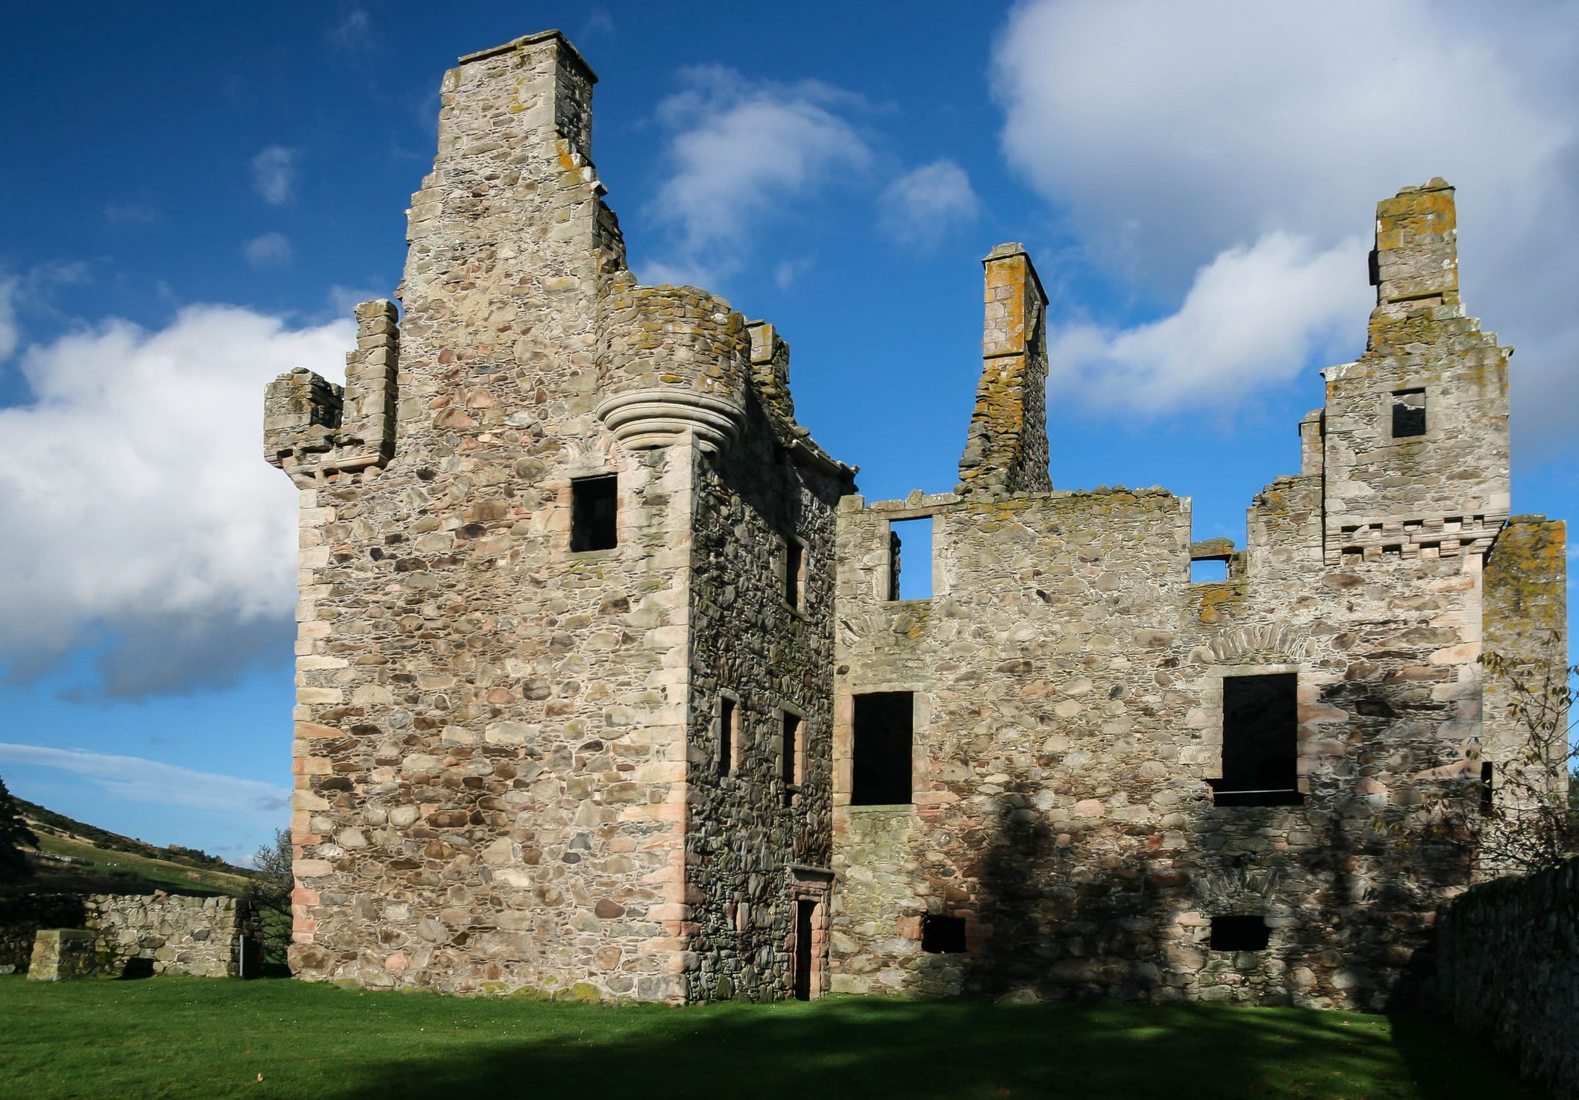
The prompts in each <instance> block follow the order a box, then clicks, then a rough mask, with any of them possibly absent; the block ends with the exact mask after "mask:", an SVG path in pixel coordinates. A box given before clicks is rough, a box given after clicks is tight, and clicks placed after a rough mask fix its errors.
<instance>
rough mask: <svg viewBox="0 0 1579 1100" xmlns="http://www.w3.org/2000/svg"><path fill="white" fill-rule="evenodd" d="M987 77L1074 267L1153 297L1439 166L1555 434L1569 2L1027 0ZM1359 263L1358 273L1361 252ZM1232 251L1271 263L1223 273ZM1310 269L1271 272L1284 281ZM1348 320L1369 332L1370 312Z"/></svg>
mask: <svg viewBox="0 0 1579 1100" xmlns="http://www.w3.org/2000/svg"><path fill="white" fill-rule="evenodd" d="M994 72H995V73H996V75H997V81H998V83H997V87H996V94H997V96H998V98H999V101H1000V102H1001V104H1002V106H1003V109H1004V128H1003V134H1002V140H1003V148H1004V151H1005V154H1006V156H1007V157H1008V159H1009V161H1010V162H1011V164H1013V165H1014V166H1015V167H1016V168H1018V169H1019V170H1020V171H1021V172H1022V173H1023V174H1024V176H1025V177H1026V178H1027V179H1028V180H1029V181H1030V182H1031V184H1032V185H1033V186H1034V187H1035V188H1036V189H1037V190H1038V191H1039V192H1040V193H1041V194H1042V195H1043V196H1044V197H1045V198H1046V199H1047V200H1048V202H1049V204H1050V207H1051V209H1052V210H1053V211H1054V213H1055V216H1056V217H1057V218H1058V219H1059V225H1058V229H1059V230H1060V231H1061V232H1064V233H1067V234H1068V235H1069V236H1070V237H1071V238H1072V239H1073V240H1074V241H1075V242H1076V244H1077V248H1078V252H1079V255H1080V257H1081V258H1082V260H1083V261H1084V262H1086V263H1089V264H1091V265H1093V266H1094V267H1095V268H1096V269H1098V270H1099V271H1101V272H1102V273H1104V274H1105V275H1107V276H1109V277H1113V276H1117V277H1119V278H1121V279H1125V280H1128V281H1129V283H1130V285H1131V286H1133V287H1135V288H1137V290H1138V291H1139V292H1140V293H1141V294H1143V295H1146V296H1149V298H1150V300H1151V301H1152V302H1153V303H1155V304H1162V303H1168V302H1176V301H1178V300H1180V298H1181V297H1182V296H1183V295H1185V294H1186V293H1187V292H1189V291H1190V290H1191V288H1192V287H1194V286H1197V285H1198V284H1199V282H1200V280H1201V279H1202V278H1203V277H1204V276H1205V271H1206V269H1207V268H1209V267H1212V266H1213V265H1215V264H1217V262H1218V260H1219V259H1225V258H1226V257H1227V256H1228V254H1229V253H1230V252H1235V253H1244V254H1247V255H1248V254H1256V253H1264V252H1266V251H1267V250H1268V249H1270V248H1271V247H1272V246H1271V244H1270V242H1271V241H1272V240H1273V237H1272V235H1273V234H1277V233H1285V234H1305V235H1308V236H1309V237H1310V238H1311V241H1312V242H1313V247H1315V248H1316V249H1318V250H1319V251H1323V252H1324V251H1326V250H1328V249H1330V248H1332V247H1335V246H1336V245H1337V243H1338V242H1339V241H1340V240H1342V239H1344V238H1346V237H1348V236H1349V235H1350V234H1352V233H1354V232H1355V230H1356V228H1357V227H1363V226H1366V225H1368V224H1369V223H1370V220H1371V216H1372V211H1373V210H1374V204H1375V202H1376V200H1377V199H1379V198H1382V197H1383V196H1386V195H1390V194H1392V193H1393V192H1394V191H1396V190H1397V189H1398V188H1399V187H1401V186H1404V185H1409V184H1418V183H1423V182H1424V181H1426V180H1427V179H1429V178H1430V177H1432V176H1436V175H1440V176H1443V177H1445V178H1446V179H1448V180H1449V181H1450V182H1451V183H1453V184H1454V185H1456V186H1457V187H1458V189H1459V214H1460V224H1461V226H1462V227H1463V231H1462V234H1461V238H1460V243H1461V249H1462V257H1463V265H1462V273H1463V274H1462V278H1463V287H1464V293H1465V301H1466V303H1467V304H1468V306H1469V307H1470V309H1471V311H1472V312H1474V313H1476V314H1480V315H1484V316H1485V317H1486V318H1487V321H1488V323H1489V324H1491V325H1492V326H1493V327H1495V328H1496V329H1498V330H1499V332H1500V333H1501V334H1502V335H1503V336H1504V337H1506V338H1507V340H1508V341H1509V342H1512V343H1514V344H1516V345H1518V346H1519V348H1520V354H1519V356H1518V357H1517V358H1516V359H1515V365H1514V369H1515V371H1516V372H1517V376H1516V382H1515V391H1514V393H1515V402H1516V404H1515V415H1516V416H1519V417H1520V418H1521V420H1522V423H1521V424H1520V425H1519V428H1518V431H1519V432H1520V433H1521V434H1522V435H1523V436H1525V438H1526V439H1528V438H1531V437H1534V436H1540V435H1542V434H1544V435H1546V436H1547V437H1548V438H1550V437H1552V436H1554V435H1555V434H1556V433H1557V432H1559V431H1562V430H1563V426H1562V424H1561V420H1562V419H1563V414H1562V412H1561V411H1560V410H1562V409H1564V408H1566V407H1571V405H1572V401H1573V397H1574V383H1573V381H1572V379H1573V373H1572V371H1571V370H1569V369H1568V367H1567V365H1566V363H1565V362H1564V361H1563V357H1562V356H1561V355H1560V354H1559V353H1558V351H1557V349H1558V348H1559V347H1561V346H1562V345H1563V342H1564V341H1568V342H1569V343H1568V346H1569V347H1571V346H1572V343H1571V341H1572V339H1573V338H1574V336H1575V335H1579V326H1576V325H1575V323H1574V322H1572V321H1571V320H1569V319H1570V318H1572V316H1573V313H1572V310H1571V309H1570V308H1568V307H1567V305H1566V303H1565V298H1566V296H1567V288H1568V287H1570V286H1572V285H1574V283H1575V282H1576V281H1579V214H1576V211H1579V182H1576V181H1579V172H1576V169H1579V144H1576V118H1575V116H1574V114H1573V112H1572V111H1571V110H1570V109H1569V105H1571V104H1573V103H1574V102H1579V4H1573V3H1566V4H1545V5H1540V6H1539V7H1534V6H1532V5H1528V4H1510V5H1504V6H1500V7H1495V8H1493V7H1487V6H1484V5H1471V4H1467V3H1451V2H1435V0H1334V2H1332V3H1328V4H1322V5H1315V6H1313V5H1303V6H1301V5H1284V4H1255V3H1248V2H1234V0H1203V2H1202V3H1198V4H1189V5H1180V4H1175V3H1172V2H1169V0H1136V2H1134V3H1126V4H1081V3H1065V2H1060V0H1031V2H1028V3H1024V4H1022V5H1021V6H1019V7H1018V8H1017V9H1015V11H1014V12H1013V14H1012V15H1011V16H1010V18H1009V20H1008V22H1007V24H1006V26H1005V27H1004V29H1003V31H1002V33H1001V35H1000V36H999V39H998V42H997V47H996V50H995V66H994ZM1354 263H1355V266H1354V268H1353V271H1352V274H1351V275H1349V276H1348V277H1349V278H1350V279H1352V280H1358V281H1360V283H1361V285H1362V286H1363V283H1364V278H1365V270H1364V266H1363V263H1364V256H1363V251H1362V252H1361V253H1360V254H1359V255H1358V256H1357V257H1356V259H1355V261H1354ZM1236 267H1237V269H1239V270H1241V271H1243V273H1244V274H1245V276H1246V277H1249V276H1251V275H1252V274H1254V275H1257V276H1261V277H1265V276H1266V275H1267V274H1268V272H1266V271H1265V270H1256V269H1254V268H1252V267H1250V266H1246V265H1243V264H1239V265H1235V264H1227V265H1225V267H1224V268H1220V269H1219V270H1218V274H1221V273H1222V271H1223V270H1232V269H1235V268H1236ZM1303 270H1304V269H1303V268H1300V267H1298V266H1291V267H1290V266H1286V267H1284V268H1282V269H1281V275H1280V277H1284V278H1288V279H1290V280H1293V282H1291V283H1290V285H1289V288H1288V289H1289V291H1290V292H1293V291H1295V290H1296V289H1297V288H1298V285H1299V284H1300V282H1301V281H1302V280H1303V277H1304V275H1303V274H1302V272H1303ZM1242 289H1243V290H1244V292H1245V293H1246V294H1247V295H1255V294H1256V293H1257V291H1258V288H1257V287H1255V286H1251V285H1249V284H1246V285H1244V286H1243V288H1242ZM1328 300H1329V299H1328V296H1327V295H1318V296H1317V297H1315V298H1313V299H1311V301H1310V305H1309V308H1310V309H1311V311H1312V314H1313V315H1312V320H1311V323H1310V324H1308V325H1307V324H1299V325H1296V327H1297V328H1300V329H1305V330H1309V329H1311V328H1312V326H1313V325H1316V321H1317V319H1316V317H1315V313H1316V312H1319V310H1321V309H1323V308H1325V303H1326V302H1327V301H1328ZM1349 323H1350V325H1351V326H1352V330H1353V331H1354V332H1355V333H1356V334H1359V333H1361V332H1362V331H1363V324H1364V314H1363V310H1360V311H1357V312H1356V314H1355V315H1354V317H1353V319H1352V321H1351V322H1349ZM1179 366H1180V369H1193V368H1189V366H1188V364H1187V363H1183V362H1181V363H1180V364H1179ZM1247 396H1249V394H1248V393H1247ZM1554 410H1556V411H1554Z"/></svg>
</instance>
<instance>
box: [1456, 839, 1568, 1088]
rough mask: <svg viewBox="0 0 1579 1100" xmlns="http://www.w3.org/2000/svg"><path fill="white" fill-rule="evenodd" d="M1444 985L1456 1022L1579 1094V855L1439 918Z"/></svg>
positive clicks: (1530, 1073)
mask: <svg viewBox="0 0 1579 1100" xmlns="http://www.w3.org/2000/svg"><path fill="white" fill-rule="evenodd" d="M1435 984H1436V990H1435V1000H1436V1002H1437V1005H1438V1007H1439V1008H1440V1009H1441V1010H1442V1011H1443V1012H1445V1013H1446V1014H1448V1015H1450V1016H1451V1017H1452V1019H1453V1023H1454V1024H1455V1025H1456V1026H1458V1027H1459V1028H1461V1029H1463V1030H1464V1031H1466V1032H1468V1033H1470V1034H1471V1035H1475V1036H1478V1037H1481V1038H1483V1039H1486V1040H1488V1041H1489V1042H1490V1043H1491V1044H1492V1045H1493V1046H1494V1047H1496V1048H1497V1049H1498V1050H1500V1051H1502V1052H1503V1053H1505V1054H1507V1055H1508V1056H1509V1057H1511V1058H1514V1059H1516V1060H1517V1062H1518V1065H1519V1072H1520V1074H1521V1075H1523V1076H1524V1077H1525V1078H1526V1079H1527V1080H1531V1081H1536V1082H1539V1083H1541V1084H1543V1085H1545V1086H1546V1087H1547V1088H1549V1089H1551V1091H1552V1095H1553V1096H1556V1097H1568V1098H1575V1097H1579V1043H1576V1042H1575V1041H1574V1023H1575V1021H1579V859H1573V860H1569V861H1568V863H1566V864H1564V865H1563V866H1561V867H1558V868H1556V869H1554V870H1550V871H1543V872H1542V873H1540V874H1538V875H1531V876H1529V877H1527V878H1506V879H1499V880H1497V881H1495V882H1488V883H1484V884H1482V885H1480V886H1476V887H1475V888H1474V889H1472V890H1470V891H1468V892H1467V893H1465V894H1464V895H1462V896H1461V897H1459V898H1458V899H1456V900H1455V901H1454V902H1453V903H1452V904H1451V905H1450V906H1448V907H1447V909H1446V910H1445V911H1443V912H1442V913H1441V915H1440V916H1439V917H1438V921H1437V940H1436V983H1435Z"/></svg>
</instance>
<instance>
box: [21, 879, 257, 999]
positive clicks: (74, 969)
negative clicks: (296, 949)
mask: <svg viewBox="0 0 1579 1100" xmlns="http://www.w3.org/2000/svg"><path fill="white" fill-rule="evenodd" d="M63 929H64V930H67V931H75V932H78V933H80V935H77V936H76V937H75V938H73V937H70V936H68V937H65V938H64V939H63V938H61V937H60V936H53V937H48V938H47V943H46V942H45V939H46V937H44V935H43V934H44V933H45V932H46V931H49V932H54V931H59V930H63ZM35 941H36V942H39V943H44V947H43V948H42V950H43V954H39V953H38V949H36V948H35ZM84 943H85V944H86V945H87V946H83V944H84ZM0 948H3V950H4V952H5V954H4V956H0V966H3V967H5V968H8V969H6V971H5V972H12V971H14V970H28V969H29V964H30V962H31V963H35V964H36V962H37V961H38V960H39V959H43V960H45V962H46V965H47V966H49V967H51V968H53V972H52V973H51V974H49V975H46V976H47V977H49V978H51V980H53V979H55V978H62V977H91V976H95V975H104V976H109V977H119V976H120V975H122V974H186V975H191V976H193V977H200V978H223V977H237V976H242V975H249V976H250V975H251V974H254V973H256V970H257V966H258V965H259V963H260V962H261V956H260V955H259V954H258V952H259V951H260V950H261V949H260V947H259V945H258V942H257V930H256V928H255V927H254V925H253V921H252V915H251V910H250V908H249V907H248V906H247V905H246V903H245V902H242V901H238V900H237V899H235V898H231V897H206V898H205V897H187V896H183V895H179V894H150V895H134V894H91V895H87V896H85V897H84V896H80V895H31V896H24V897H19V898H8V899H5V900H4V902H3V903H0ZM84 968H87V970H91V973H88V972H86V971H85V970H84Z"/></svg>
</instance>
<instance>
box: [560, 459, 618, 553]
mask: <svg viewBox="0 0 1579 1100" xmlns="http://www.w3.org/2000/svg"><path fill="white" fill-rule="evenodd" d="M615 500H616V479H615V476H614V475H613V474H608V475H605V476H602V477H582V478H577V479H576V480H575V481H572V482H571V483H570V548H571V549H572V550H612V549H613V548H614V547H615V546H617V545H618V543H619V540H618V537H617V536H616V534H615V527H614V518H615Z"/></svg>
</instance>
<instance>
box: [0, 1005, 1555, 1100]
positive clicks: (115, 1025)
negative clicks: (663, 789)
mask: <svg viewBox="0 0 1579 1100" xmlns="http://www.w3.org/2000/svg"><path fill="white" fill-rule="evenodd" d="M0 1020H3V1021H4V1029H5V1030H4V1041H3V1042H0V1095H4V1096H7V1097H10V1096H18V1097H29V1098H31V1100H44V1098H47V1097H95V1098H98V1097H110V1096H114V1097H138V1098H140V1097H165V1096H172V1097H173V1096H201V1097H216V1096H255V1097H293V1098H296V1097H369V1098H377V1100H392V1098H395V1097H418V1096H421V1097H438V1098H462V1097H470V1096H485V1097H496V1096H497V1097H506V1096H511V1097H562V1096H563V1097H572V1098H575V1100H582V1098H583V1097H584V1098H585V1100H596V1098H600V1097H604V1096H615V1095H619V1096H626V1097H633V1098H634V1097H642V1098H645V1097H666V1096H676V1097H678V1096H685V1097H688V1098H697V1097H711V1096H736V1095H742V1096H744V1095H751V1096H755V1095H759V1094H771V1095H774V1096H780V1097H796V1096H803V1097H807V1098H819V1097H846V1096H848V1097H866V1096H900V1097H915V1098H931V1097H940V1098H941V1097H993V1098H996V1097H1005V1096H1068V1097H1080V1098H1083V1100H1098V1098H1103V1097H1124V1098H1126V1100H1141V1098H1149V1097H1167V1098H1171V1097H1246V1098H1250V1097H1255V1098H1260V1097H1344V1098H1349V1100H1356V1098H1361V1097H1371V1098H1377V1100H1380V1098H1393V1097H1398V1098H1403V1097H1454V1096H1463V1097H1475V1098H1477V1100H1491V1098H1497V1100H1501V1098H1503V1097H1517V1096H1538V1095H1540V1094H1539V1093H1537V1092H1534V1091H1527V1090H1524V1089H1522V1088H1521V1086H1520V1085H1519V1084H1518V1082H1517V1081H1516V1080H1515V1079H1514V1078H1513V1077H1511V1076H1510V1075H1508V1074H1507V1073H1506V1072H1505V1071H1504V1070H1503V1068H1502V1067H1501V1066H1500V1065H1498V1064H1497V1063H1495V1062H1494V1061H1492V1060H1491V1059H1490V1058H1488V1057H1487V1056H1486V1055H1484V1054H1482V1053H1481V1052H1480V1051H1479V1049H1478V1048H1477V1047H1476V1046H1475V1045H1474V1044H1472V1043H1470V1042H1469V1041H1467V1040H1465V1039H1464V1038H1462V1037H1461V1036H1459V1035H1457V1034H1456V1033H1454V1032H1452V1031H1450V1030H1448V1029H1446V1028H1445V1027H1442V1026H1441V1025H1439V1024H1437V1023H1435V1022H1433V1021H1429V1020H1425V1019H1417V1018H1412V1017H1395V1018H1388V1017H1383V1016H1364V1015H1358V1014H1352V1013H1337V1012H1312V1011H1305V1010H1300V1009H1270V1008H1268V1009H1246V1008H1231V1007H1226V1006H1222V1005H1188V1006H1184V1005H1181V1006H1169V1007H1149V1006H1128V1005H1035V1006H1013V1007H1010V1006H995V1005H988V1004H980V1003H971V1002H958V1001H954V1002H923V1001H899V1000H874V999H856V998H829V999H826V1000H822V1001H817V1002H814V1003H811V1004H796V1003H789V1004H779V1005H745V1004H723V1005H707V1006H700V1007H694V1008H685V1009H677V1008H666V1007H662V1006H650V1005H640V1006H628V1007H620V1008H613V1007H606V1006H600V1005H575V1004H556V1003H544V1002H533V1001H526V1000H520V999H514V1000H463V999H460V998H448V997H438V996H433V995H429V994H416V993H406V994H402V993H362V992H351V991H345V990H341V989H336V988H334V987H329V986H321V985H317V986H314V985H307V984H305V983H299V982H292V981H287V980H262V981H254V982H239V981H223V980H213V979H210V980H204V979H200V978H152V979H147V980H144V981H100V982H77V983H63V984H49V983H43V982H27V981H25V980H24V979H22V978H18V977H4V978H0Z"/></svg>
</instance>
